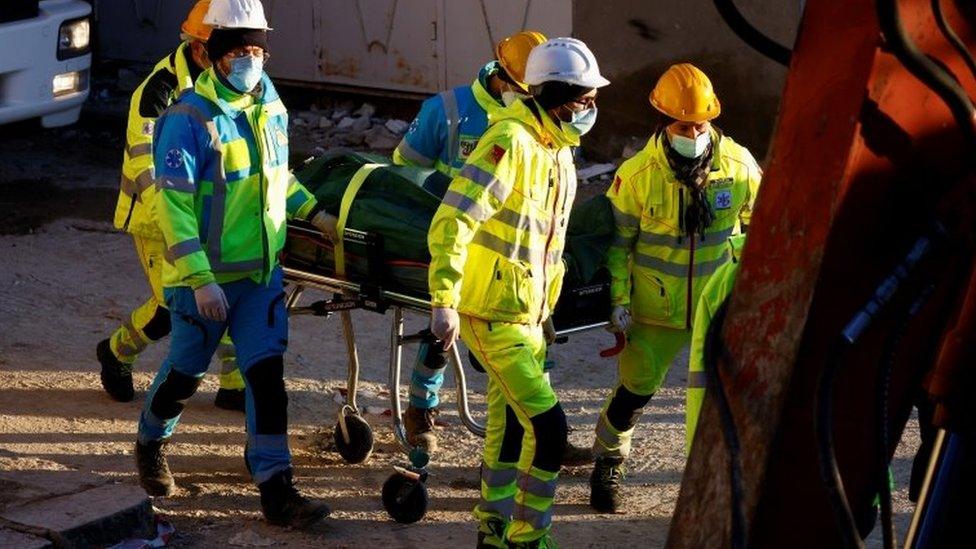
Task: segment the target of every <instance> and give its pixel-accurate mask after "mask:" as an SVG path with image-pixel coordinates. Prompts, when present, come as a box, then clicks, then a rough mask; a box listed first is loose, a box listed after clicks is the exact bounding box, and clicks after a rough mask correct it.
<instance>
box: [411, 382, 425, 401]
mask: <svg viewBox="0 0 976 549" xmlns="http://www.w3.org/2000/svg"><path fill="white" fill-rule="evenodd" d="M410 396H415V397H417V398H422V399H425V400H426V399H427V396H428V394H427V389H424V388H423V387H417V386H415V385H414V384H412V383H411V384H410Z"/></svg>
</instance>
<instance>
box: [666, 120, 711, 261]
mask: <svg viewBox="0 0 976 549" xmlns="http://www.w3.org/2000/svg"><path fill="white" fill-rule="evenodd" d="M660 139H661V141H662V143H664V156H665V157H666V158H667V159H668V166H670V167H671V171H672V172H674V177H675V179H677V180H678V182H680V183H681V185H682V186H683V187H684V188H685V190H686V191H687V192H686V193H685V195H686V196H687V197H688V198H687V199H685V200H684V201H683V202H684V203H683V204H679V207H680V208H681V214H680V216H679V218H678V224H679V228H680V229H681V235H682V236H684V235H694V234H696V233H697V234H698V236H699V238H701V239H704V238H705V229H707V228H708V227H709V226H710V225H711V224H712V222H713V221H715V212H713V211H712V205H711V204H710V203H709V202H708V193H707V192H706V190H705V183H706V182H707V181H708V173H709V172H710V171H711V169H712V145H711V144H709V145H708V148H707V149H705V152H704V153H702V155H701V156H699V157H698V158H686V157H684V156H682V155H680V154H678V152H677V151H675V150H674V149H673V148H672V147H671V140H670V139H669V138H668V135H667V132H665V131H663V130H662V131H661V133H660ZM678 241H679V242H680V241H681V237H680V236H679V237H678Z"/></svg>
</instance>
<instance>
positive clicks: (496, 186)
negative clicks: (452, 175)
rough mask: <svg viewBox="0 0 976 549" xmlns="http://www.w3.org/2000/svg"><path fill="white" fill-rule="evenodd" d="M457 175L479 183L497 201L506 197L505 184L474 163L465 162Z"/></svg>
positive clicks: (502, 200) (501, 200) (503, 200)
mask: <svg viewBox="0 0 976 549" xmlns="http://www.w3.org/2000/svg"><path fill="white" fill-rule="evenodd" d="M458 176H460V177H465V178H467V179H470V180H471V181H474V182H475V183H477V184H479V185H481V186H482V187H484V188H485V190H486V191H488V192H489V193H491V195H492V196H494V197H495V198H497V199H498V201H499V202H505V199H506V198H508V191H507V190H506V188H505V185H504V184H502V181H501V180H500V179H498V178H497V177H495V176H494V175H492V174H490V173H488V172H486V171H485V170H482V169H481V168H479V167H478V166H475V165H474V164H465V165H464V167H463V168H461V171H460V172H458Z"/></svg>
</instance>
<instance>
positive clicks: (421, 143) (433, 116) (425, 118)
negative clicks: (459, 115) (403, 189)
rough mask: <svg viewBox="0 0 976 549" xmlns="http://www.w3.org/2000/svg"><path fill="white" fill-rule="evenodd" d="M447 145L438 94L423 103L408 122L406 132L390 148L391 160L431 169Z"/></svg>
mask: <svg viewBox="0 0 976 549" xmlns="http://www.w3.org/2000/svg"><path fill="white" fill-rule="evenodd" d="M446 146H447V122H446V120H445V118H444V103H443V101H441V98H440V96H439V95H435V96H434V97H431V98H429V99H427V100H426V101H424V102H423V104H422V105H421V106H420V112H419V113H418V114H417V117H416V118H414V119H413V122H411V123H410V128H409V129H408V130H407V134H406V135H404V136H403V139H402V140H401V141H400V144H399V145H397V148H396V149H395V150H394V151H393V163H394V164H397V165H400V166H416V167H419V168H433V167H434V163H435V162H436V161H437V158H438V157H439V156H440V154H441V151H443V150H444V148H445V147H446Z"/></svg>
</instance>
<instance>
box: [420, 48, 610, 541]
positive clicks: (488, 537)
mask: <svg viewBox="0 0 976 549" xmlns="http://www.w3.org/2000/svg"><path fill="white" fill-rule="evenodd" d="M525 82H526V83H527V84H528V85H529V92H530V93H531V95H532V98H531V99H528V100H525V101H517V102H515V103H513V104H512V105H511V106H510V107H508V108H506V109H504V110H502V111H499V112H498V113H497V114H496V115H495V116H496V118H494V119H493V123H492V125H491V126H490V127H489V128H488V131H487V132H485V134H484V135H483V136H482V138H481V140H480V141H479V142H478V145H477V147H476V148H475V149H474V151H472V152H471V154H470V155H469V156H468V159H467V161H466V163H465V165H464V167H462V168H461V170H460V172H459V173H458V175H457V177H455V178H454V179H453V180H452V182H451V185H450V188H449V189H448V191H447V194H446V195H445V197H444V200H443V202H442V203H441V206H440V207H439V208H438V210H437V212H436V213H435V214H434V218H433V221H432V223H431V227H430V233H429V235H428V244H429V248H430V254H431V264H430V278H429V283H430V294H431V306H432V311H431V330H432V331H433V333H434V335H435V336H436V337H438V338H439V339H440V340H441V342H442V343H443V345H444V348H446V349H450V348H451V346H453V345H454V343H455V341H456V340H457V339H458V337H460V338H461V340H462V341H464V343H465V345H466V346H467V347H468V348H469V349H470V350H471V352H472V353H473V355H474V357H475V359H476V360H477V361H478V362H479V363H480V364H481V365H482V366H483V367H484V369H485V371H486V373H487V374H488V391H487V400H488V420H487V426H486V430H487V432H486V435H485V448H484V460H483V462H482V464H481V500H480V502H479V503H478V505H477V506H476V507H475V510H474V515H475V517H476V518H477V519H478V521H479V528H478V545H479V547H506V546H515V547H553V546H554V543H553V542H552V539H551V537H550V533H549V531H550V526H551V521H552V503H553V497H554V496H555V491H556V480H557V477H558V474H559V468H560V462H561V459H562V453H563V451H564V449H565V447H566V435H567V426H566V414H565V413H564V412H563V409H562V406H561V405H560V404H559V400H558V399H557V397H556V394H555V393H554V392H553V390H552V388H551V387H550V386H549V383H548V382H547V381H546V379H545V377H544V374H543V362H544V360H545V355H546V345H547V344H546V340H545V335H544V333H543V332H544V330H543V324H544V321H546V320H547V319H548V317H549V316H550V315H551V314H552V311H553V309H554V307H555V304H556V298H557V297H558V296H559V291H560V287H561V284H562V278H563V271H564V267H563V263H562V251H563V246H564V244H565V236H566V224H567V217H568V216H569V212H570V208H571V206H572V203H573V198H574V195H575V193H576V170H575V167H574V166H573V157H572V152H571V151H570V147H575V146H578V145H579V142H580V136H581V135H583V134H585V133H586V132H587V131H588V130H589V129H590V128H591V127H592V125H593V123H594V122H595V120H596V114H597V111H596V93H597V88H600V87H603V86H606V85H607V84H609V82H608V81H607V80H606V79H605V78H603V76H601V75H600V71H599V67H598V66H597V62H596V59H595V58H594V56H593V54H592V53H591V52H590V50H589V49H588V48H587V47H586V45H585V44H584V43H583V42H581V41H579V40H576V39H573V38H555V39H551V40H548V41H546V42H545V43H543V44H541V45H539V46H537V47H536V48H535V49H533V50H532V52H531V53H530V54H529V58H528V62H527V66H526V71H525ZM506 544H509V545H506Z"/></svg>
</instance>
